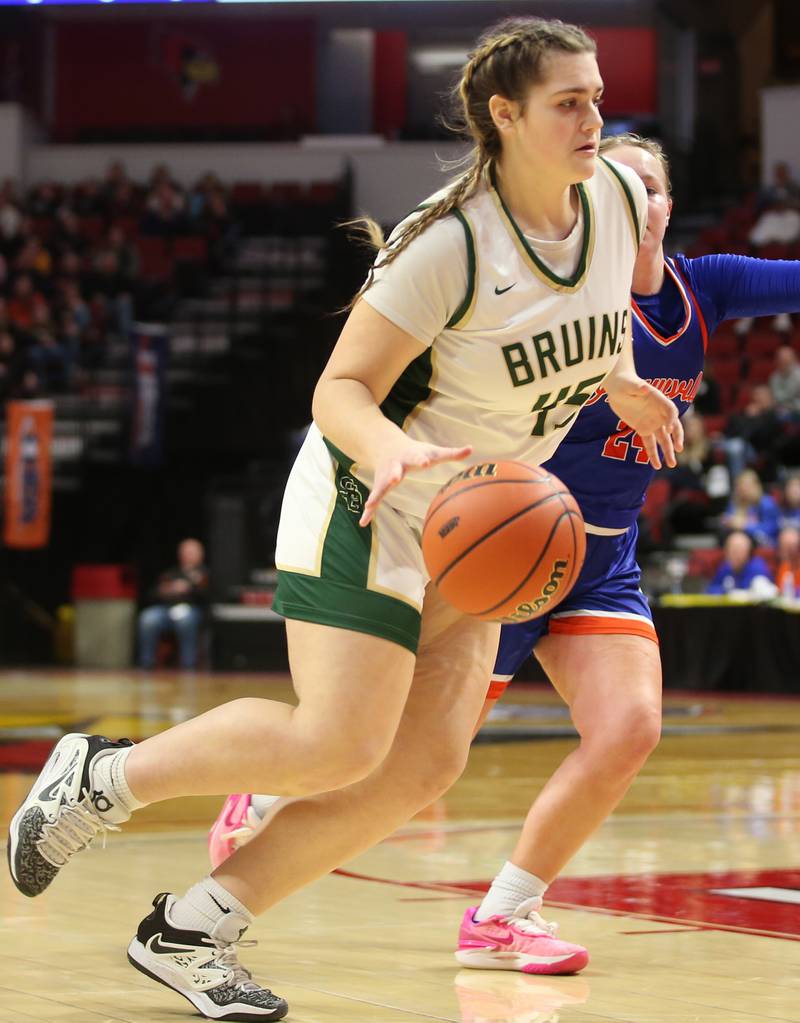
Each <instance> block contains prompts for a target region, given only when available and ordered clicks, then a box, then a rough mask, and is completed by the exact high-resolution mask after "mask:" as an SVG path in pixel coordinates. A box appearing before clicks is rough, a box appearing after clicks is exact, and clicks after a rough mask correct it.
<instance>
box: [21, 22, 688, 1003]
mask: <svg viewBox="0 0 800 1023" xmlns="http://www.w3.org/2000/svg"><path fill="white" fill-rule="evenodd" d="M460 92H461V97H462V100H463V105H464V113H465V118H466V122H467V124H468V127H469V130H470V133H471V134H472V136H473V138H474V140H475V143H476V149H475V154H474V161H473V164H472V166H471V167H470V169H469V170H468V171H467V172H466V173H464V174H463V175H462V176H461V177H459V178H458V179H457V180H456V181H455V182H453V183H452V184H451V185H450V186H449V187H448V188H446V189H445V190H443V191H442V192H440V193H438V194H437V195H436V196H434V197H433V198H432V200H431V202H430V204H429V205H426V207H424V208H423V209H422V210H421V211H419V212H417V213H416V214H415V215H413V216H412V217H410V218H409V219H408V220H407V221H405V222H404V223H403V224H402V225H401V227H400V229H399V230H398V232H397V233H396V235H395V237H394V239H393V240H392V242H391V244H390V246H389V247H388V248H384V249H382V251H381V252H380V253H379V256H378V260H377V263H376V266H375V268H374V271H373V273H372V274H371V276H370V278H368V281H367V284H366V285H365V287H364V289H362V292H361V294H360V300H359V301H358V302H357V304H355V306H354V308H353V310H352V312H351V314H350V316H349V318H348V320H347V323H346V324H345V326H344V329H343V331H342V334H341V336H340V339H339V341H338V343H337V346H336V348H335V350H334V352H333V354H332V356H331V359H330V361H329V363H328V365H327V367H326V369H325V371H324V372H323V375H322V377H321V379H320V382H319V384H318V386H317V389H316V392H315V395H314V405H313V409H314V419H315V424H314V426H313V427H312V428H311V430H310V431H309V434H308V437H307V439H306V442H305V444H304V446H303V448H302V450H301V452H300V454H299V456H298V459H297V461H296V463H295V466H294V468H293V470H292V473H291V476H290V479H289V482H288V484H287V489H286V494H285V498H284V507H283V514H282V518H281V525H280V531H279V537H278V550H277V558H276V561H277V563H278V565H279V569H280V579H279V586H278V593H277V598H276V607H278V608H279V609H280V610H281V611H282V612H283V613H284V614H285V615H286V617H287V619H288V621H287V635H288V641H289V652H290V662H291V669H292V676H293V680H294V684H295V688H296V691H297V695H298V697H299V705H298V706H297V707H296V708H295V707H290V706H288V705H284V704H279V703H274V702H271V701H267V700H257V699H247V700H237V701H234V702H232V703H229V704H226V705H224V706H222V707H218V708H216V709H215V710H212V711H210V712H208V713H207V714H204V715H201V716H200V717H198V718H195V719H194V720H192V721H188V722H186V723H184V724H181V725H178V726H177V727H175V728H173V729H170V730H168V731H166V732H164V733H162V734H160V735H157V736H155V737H153V738H151V739H148V740H146V741H145V742H142V743H140V744H139V745H138V746H136V747H130V746H129V745H126V744H125V743H124V742H121V743H114V742H111V741H110V740H108V739H103V738H101V737H89V736H67V737H65V738H64V739H63V740H62V741H61V742H60V743H59V744H58V745H57V746H56V748H55V750H54V752H53V754H52V756H51V758H50V760H49V762H48V764H47V765H46V766H45V769H44V770H43V772H42V774H41V775H40V778H39V780H38V781H37V783H36V784H35V785H34V788H33V790H32V792H31V794H30V795H29V797H28V799H26V801H25V803H24V804H23V806H22V807H21V808H20V810H19V811H18V812H17V814H16V815H15V817H14V819H13V820H12V823H11V829H10V839H9V846H8V849H9V861H10V865H11V871H12V876H13V878H14V881H15V883H16V884H17V886H18V887H19V888H20V889H21V890H22V891H23V892H25V893H26V894H28V895H37V894H39V893H40V892H41V891H43V890H44V888H46V887H47V885H48V884H49V883H50V882H51V881H52V880H53V878H54V876H55V875H56V873H57V872H58V870H59V869H60V868H61V867H62V866H64V865H65V864H66V863H67V862H68V860H69V859H70V858H71V856H72V855H73V854H74V853H75V852H77V851H79V850H81V849H83V848H85V847H86V846H87V845H88V844H89V842H90V841H91V840H92V838H93V837H94V836H95V835H96V834H97V833H98V832H102V831H104V830H105V829H106V828H108V827H114V826H117V825H118V824H119V823H121V822H123V821H124V820H126V819H127V818H128V816H129V814H130V813H131V812H132V811H133V810H135V809H137V808H139V807H141V806H143V805H146V804H147V803H151V802H155V801H157V800H163V799H168V798H171V797H174V796H179V795H190V794H197V795H199V794H210V793H215V792H220V791H233V790H240V791H241V790H245V791H254V790H261V791H273V792H278V793H281V794H286V795H299V796H314V794H315V793H323V792H328V795H325V796H315V797H314V798H311V799H304V800H301V801H298V802H295V803H293V804H291V805H289V806H288V807H286V808H285V809H284V810H282V811H281V812H280V813H279V814H278V815H277V816H276V817H275V819H274V820H273V821H272V822H271V823H270V825H269V826H268V827H267V828H266V829H265V831H264V832H263V833H262V834H260V835H259V836H257V837H256V838H255V839H254V840H253V841H252V842H251V843H249V844H248V845H247V846H245V847H244V848H242V849H240V850H239V851H238V852H237V853H235V854H234V855H233V856H231V857H230V858H229V859H228V860H227V861H226V862H225V863H224V864H223V865H222V866H221V867H220V868H219V869H218V870H217V871H215V873H214V876H213V877H210V878H206V879H205V880H204V881H202V882H200V883H199V884H197V885H195V886H194V887H193V888H192V889H190V890H189V892H187V894H186V895H185V896H184V897H183V898H180V899H175V898H174V897H173V896H171V895H164V896H159V897H158V898H157V899H156V901H155V903H154V906H155V908H154V910H153V912H152V913H151V914H150V916H148V917H147V918H146V919H145V920H143V921H142V923H141V924H140V926H139V929H138V932H137V936H136V937H135V938H134V940H133V941H132V942H131V945H130V947H129V958H130V959H131V962H132V963H133V965H134V966H136V968H137V969H139V970H141V971H142V972H143V973H145V974H147V975H148V976H151V977H153V978H154V979H156V980H159V981H161V982H162V983H164V984H165V985H166V986H168V987H170V988H172V989H173V990H175V991H177V992H179V993H181V994H183V995H184V996H185V997H186V998H188V999H189V1000H190V1001H191V1002H192V1004H193V1005H194V1006H195V1007H196V1008H197V1009H198V1010H199V1011H200V1012H201V1013H203V1014H204V1015H206V1016H207V1017H209V1018H220V1017H224V1016H228V1017H229V1018H230V1017H231V1016H232V1015H233V1014H235V1015H236V1018H238V1019H251V1018H252V1019H277V1018H280V1017H281V1016H282V1015H283V1014H285V1012H286V1004H285V1002H283V1001H282V1000H281V999H278V998H276V997H275V996H274V995H272V994H271V993H269V992H267V991H265V989H263V988H260V987H259V986H258V985H256V984H255V983H253V982H252V981H251V980H250V978H249V975H248V974H247V973H246V971H244V970H243V969H242V967H241V966H240V965H239V964H238V960H237V958H236V949H235V947H234V946H235V943H236V942H237V941H238V940H239V938H240V936H241V933H242V932H243V931H244V930H245V929H246V927H247V926H248V924H249V923H250V921H251V919H252V917H251V913H260V912H262V911H263V910H265V909H266V908H267V907H268V906H270V905H272V904H273V903H274V902H276V901H277V900H278V899H280V898H283V897H284V896H285V895H287V894H288V893H290V892H291V891H293V890H295V889H296V888H298V887H300V886H301V885H303V884H305V883H307V882H308V881H310V880H311V879H313V878H315V877H318V876H319V875H321V874H323V873H325V872H326V871H328V870H330V869H331V868H332V867H334V866H336V865H338V864H339V863H341V862H342V861H344V860H346V859H348V858H350V857H352V856H353V855H355V854H356V853H358V852H360V851H361V850H362V849H365V848H368V847H369V846H371V845H372V844H374V843H375V842H376V841H377V840H378V839H380V838H382V837H384V836H385V835H386V834H388V833H389V832H391V831H392V830H393V829H394V828H395V827H397V826H398V824H400V823H402V822H403V821H405V820H407V819H408V818H409V817H410V816H411V815H413V813H414V812H416V811H417V810H418V809H419V808H421V807H422V806H424V805H426V804H427V803H428V802H430V800H431V799H432V798H433V797H435V796H436V795H438V794H439V793H440V792H441V791H443V790H444V789H446V788H447V787H449V785H450V784H451V783H452V782H453V780H454V779H455V777H456V776H457V775H458V773H459V772H460V770H461V768H462V766H463V763H464V759H465V757H466V754H467V750H468V747H469V741H470V737H471V734H472V731H473V728H474V723H475V720H476V719H477V717H478V714H479V712H480V707H481V705H482V703H483V700H484V697H485V692H486V678H488V677H489V674H490V672H491V666H492V664H493V662H494V658H495V653H496V649H497V642H498V633H499V626H497V625H495V624H492V623H487V622H482V621H478V620H475V619H470V618H467V617H465V616H463V615H461V614H459V613H458V612H456V611H455V610H454V609H452V608H450V607H448V606H446V605H445V604H444V603H443V602H442V601H441V600H440V599H439V598H438V597H437V595H436V593H435V592H434V591H433V588H432V587H428V588H427V589H426V582H427V577H426V573H425V568H424V565H423V563H422V559H421V555H420V546H419V535H420V525H421V520H422V517H423V516H424V514H425V510H426V508H427V505H428V503H429V501H430V499H431V498H432V496H433V495H434V493H435V492H436V490H437V488H438V487H439V486H440V485H441V484H442V483H443V482H444V481H445V480H446V479H447V478H448V477H449V476H450V475H451V474H452V466H451V465H450V464H449V463H451V462H452V461H453V460H458V459H463V458H466V457H467V456H468V455H472V457H473V458H474V460H475V461H487V460H492V459H499V458H514V459H519V460H523V461H530V462H536V461H541V460H542V459H544V458H546V457H549V456H550V455H551V454H552V452H553V451H554V450H555V448H556V446H557V445H558V443H559V441H560V440H561V439H562V437H563V436H564V434H565V432H566V431H565V428H566V427H567V426H568V424H569V423H570V422H571V421H572V420H573V418H574V416H575V414H576V412H577V410H578V409H579V408H580V406H581V405H582V404H583V403H584V402H585V401H586V400H587V399H588V398H589V397H590V395H591V394H592V393H593V391H594V390H595V389H596V388H597V387H598V386H599V385H600V384H601V383H602V384H603V385H604V387H605V388H606V391H607V393H608V400H609V402H610V403H611V405H612V407H613V408H614V411H615V414H616V415H617V416H619V417H621V418H624V419H625V421H626V422H628V423H630V424H631V425H632V427H633V428H635V429H636V430H637V431H638V432H639V433H640V434H641V435H642V437H643V438H644V441H643V443H644V444H645V447H646V450H647V451H648V454H649V456H650V457H651V458H652V459H653V461H654V463H655V464H660V458H659V451H658V448H659V446H660V448H661V450H662V451H663V453H664V456H665V458H666V460H667V462H668V463H669V464H673V463H674V452H673V445H677V446H679V445H680V436H681V429H680V424H679V420H678V417H677V413H676V410H675V407H674V405H673V404H672V402H670V401H669V400H667V399H666V398H665V397H664V396H663V395H662V394H661V393H660V392H659V391H658V390H657V389H656V388H654V387H652V386H651V385H649V384H647V383H646V382H644V381H643V380H642V379H641V378H639V377H637V376H636V373H635V370H634V368H633V360H632V356H631V352H630V341H629V336H628V334H629V331H628V328H629V326H630V324H629V313H628V305H629V291H630V282H631V274H632V270H633V264H634V260H635V256H636V252H637V249H638V245H639V242H640V240H641V235H642V227H643V225H644V222H645V217H646V196H645V191H644V189H643V187H642V185H641V183H640V181H639V179H638V177H637V176H636V175H635V174H633V173H632V172H630V171H629V170H628V169H626V168H623V167H617V166H616V165H611V164H600V163H598V161H597V160H596V153H597V143H598V136H599V130H600V126H601V124H602V120H601V118H600V114H599V111H598V104H599V101H600V97H601V93H602V81H601V79H600V76H599V72H598V68H597V63H596V60H595V47H594V44H593V43H592V41H591V40H590V39H589V37H588V36H586V35H585V34H584V33H583V32H581V31H580V30H579V29H577V28H574V27H572V26H566V25H563V24H561V23H560V22H545V21H541V20H539V19H523V20H520V21H514V22H511V23H507V24H505V25H503V26H501V27H500V28H499V29H498V30H496V31H494V32H491V33H490V34H489V35H487V36H486V37H485V38H484V39H483V40H482V42H481V44H480V45H479V47H478V49H477V50H476V51H475V52H474V54H473V55H472V56H471V58H470V60H469V62H468V64H467V65H466V68H465V70H464V74H463V78H462V82H461V87H460ZM596 167H597V168H598V171H597V173H596V174H595V168H596ZM376 669H377V672H376ZM360 779H363V780H360ZM347 785H350V788H348V789H346V790H344V791H341V792H334V793H331V792H330V791H329V790H332V789H342V787H343V786H347ZM309 834H313V841H311V842H310V841H309V840H308V836H309ZM565 947H566V946H565Z"/></svg>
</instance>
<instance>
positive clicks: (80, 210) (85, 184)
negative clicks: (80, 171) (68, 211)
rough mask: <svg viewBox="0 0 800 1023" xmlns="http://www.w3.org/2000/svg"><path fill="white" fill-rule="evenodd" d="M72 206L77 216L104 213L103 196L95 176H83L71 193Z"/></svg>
mask: <svg viewBox="0 0 800 1023" xmlns="http://www.w3.org/2000/svg"><path fill="white" fill-rule="evenodd" d="M72 208H73V210H74V211H75V213H77V215H78V216H79V217H97V216H100V215H101V214H103V213H105V208H106V204H105V197H104V194H103V190H102V188H101V186H100V182H99V181H98V180H97V178H84V180H83V181H81V182H80V184H79V185H78V186H77V187H76V188H75V190H74V192H73V193H72Z"/></svg>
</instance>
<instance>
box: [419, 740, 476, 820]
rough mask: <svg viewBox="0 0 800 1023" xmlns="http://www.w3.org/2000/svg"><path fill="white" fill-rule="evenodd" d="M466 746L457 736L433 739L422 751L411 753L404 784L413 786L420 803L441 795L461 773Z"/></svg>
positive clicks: (467, 748)
mask: <svg viewBox="0 0 800 1023" xmlns="http://www.w3.org/2000/svg"><path fill="white" fill-rule="evenodd" d="M468 754H469V746H468V745H467V744H465V743H464V742H463V741H462V740H461V739H458V740H454V741H452V742H448V741H447V739H446V738H443V739H437V741H436V743H431V744H430V745H429V746H427V747H426V749H425V752H424V754H420V756H418V757H415V758H414V760H413V764H409V766H408V768H407V769H406V770H405V771H404V777H405V779H406V784H407V786H408V787H409V788H410V787H411V786H413V787H414V789H415V791H416V794H417V798H418V800H421V804H420V805H427V803H429V802H431V801H432V800H434V799H438V798H439V796H441V795H444V793H445V792H447V790H448V789H450V788H451V787H452V786H453V785H454V784H455V783H456V782H457V781H458V779H459V778H460V777H461V775H462V774H463V773H464V768H465V767H466V765H467V756H468Z"/></svg>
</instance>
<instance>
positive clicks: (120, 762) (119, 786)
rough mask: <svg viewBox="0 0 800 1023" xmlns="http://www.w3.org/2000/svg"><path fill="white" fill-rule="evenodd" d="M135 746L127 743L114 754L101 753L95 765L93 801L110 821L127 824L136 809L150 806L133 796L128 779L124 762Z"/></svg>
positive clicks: (102, 815) (102, 814) (100, 812)
mask: <svg viewBox="0 0 800 1023" xmlns="http://www.w3.org/2000/svg"><path fill="white" fill-rule="evenodd" d="M132 749H133V746H124V747H123V748H122V749H120V750H116V751H115V752H114V753H107V754H106V755H105V756H104V755H102V754H101V755H100V756H99V757H96V758H95V760H94V763H93V764H92V769H91V775H90V781H91V786H92V792H91V798H92V804H93V806H94V808H95V810H97V812H98V814H99V815H100V816H101V817H102V818H103V820H104V821H107V823H109V824H124V823H125V821H127V820H129V819H130V816H131V814H132V813H133V811H134V810H140V809H141V808H142V807H143V806H147V804H146V803H142V802H140V801H139V800H138V799H137V798H136V797H135V796H134V795H133V793H132V792H131V790H130V789H129V788H128V782H127V781H126V779H125V761H126V760H127V759H128V755H129V754H130V752H131V750H132Z"/></svg>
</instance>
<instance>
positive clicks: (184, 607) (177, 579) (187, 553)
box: [139, 539, 208, 670]
mask: <svg viewBox="0 0 800 1023" xmlns="http://www.w3.org/2000/svg"><path fill="white" fill-rule="evenodd" d="M204 560H205V551H204V549H203V545H202V544H201V543H200V541H199V540H193V539H187V540H182V541H181V543H180V544H179V545H178V564H177V565H176V566H175V567H174V568H171V569H169V571H167V572H164V573H163V575H162V576H161V577H160V578H159V580H158V583H157V584H156V586H155V588H154V591H153V594H152V605H151V606H150V607H146V608H145V609H144V610H143V611H142V612H141V613H140V615H139V665H140V667H142V668H145V669H147V670H150V669H152V668H154V667H155V663H156V652H157V647H158V641H159V639H160V638H161V636H162V635H163V634H164V633H167V632H172V633H174V635H175V637H176V639H177V641H178V661H179V664H180V666H181V668H185V669H192V668H196V667H197V658H198V644H199V638H200V629H201V626H202V623H203V617H204V608H205V603H206V598H207V592H208V572H207V571H206V568H205V565H204Z"/></svg>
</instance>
